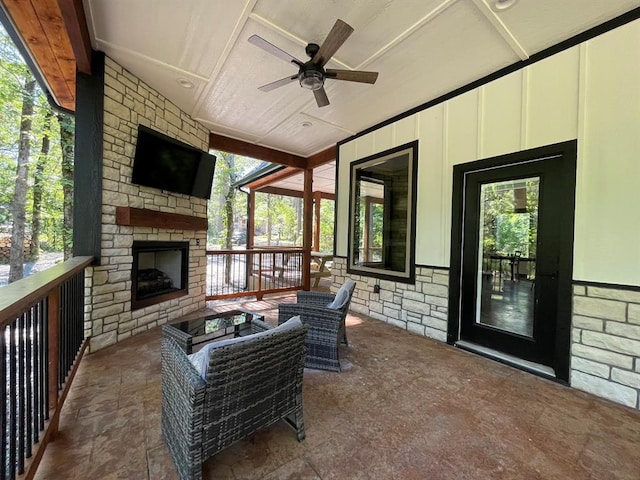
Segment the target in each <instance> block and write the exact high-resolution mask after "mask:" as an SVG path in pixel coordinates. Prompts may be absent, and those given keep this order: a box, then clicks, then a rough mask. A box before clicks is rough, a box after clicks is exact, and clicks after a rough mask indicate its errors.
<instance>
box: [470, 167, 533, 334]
mask: <svg viewBox="0 0 640 480" xmlns="http://www.w3.org/2000/svg"><path fill="white" fill-rule="evenodd" d="M479 193H480V205H479V207H480V215H479V216H480V218H479V221H480V228H479V229H478V236H477V249H478V265H477V272H476V275H477V278H476V302H477V305H476V309H475V317H476V318H475V322H476V323H478V324H482V325H487V326H491V327H493V328H496V329H499V330H504V331H506V332H510V333H514V334H518V335H522V336H525V337H530V338H532V337H533V323H534V315H533V313H534V293H535V292H534V289H535V277H536V248H537V244H538V206H539V197H540V177H539V176H535V177H529V178H523V179H518V180H505V181H499V182H489V183H483V184H481V185H480V192H479Z"/></svg>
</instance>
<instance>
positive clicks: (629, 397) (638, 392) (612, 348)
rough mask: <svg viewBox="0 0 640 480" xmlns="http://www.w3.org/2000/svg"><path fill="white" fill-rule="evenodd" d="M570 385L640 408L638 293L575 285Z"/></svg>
mask: <svg viewBox="0 0 640 480" xmlns="http://www.w3.org/2000/svg"><path fill="white" fill-rule="evenodd" d="M572 327H573V330H572V345H571V386H573V387H575V388H579V389H580V390H585V391H587V392H590V393H593V394H595V395H598V396H601V397H605V398H608V399H610V400H613V401H614V402H618V403H622V404H623V405H627V406H629V407H634V408H640V403H639V402H640V292H638V291H632V290H625V289H619V288H614V287H610V288H609V287H607V288H604V287H602V286H596V285H593V286H592V285H574V287H573V321H572Z"/></svg>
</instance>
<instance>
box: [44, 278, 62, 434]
mask: <svg viewBox="0 0 640 480" xmlns="http://www.w3.org/2000/svg"><path fill="white" fill-rule="evenodd" d="M47 321H48V324H49V327H48V330H49V340H48V347H49V348H48V350H49V359H48V364H49V378H48V384H49V410H55V408H56V406H57V405H58V364H59V361H58V360H59V359H58V357H59V355H60V351H59V347H58V345H59V331H60V328H59V324H60V287H56V288H55V289H53V290H52V291H51V292H50V293H49V308H48V319H47ZM51 420H52V421H51V427H50V428H51V429H52V430H51V432H52V434H53V435H54V436H55V434H56V432H57V431H58V420H57V417H54V418H52V419H51ZM54 422H55V424H54Z"/></svg>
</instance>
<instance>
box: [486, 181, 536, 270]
mask: <svg viewBox="0 0 640 480" xmlns="http://www.w3.org/2000/svg"><path fill="white" fill-rule="evenodd" d="M538 186H539V184H538V180H537V179H527V180H526V190H527V196H526V203H527V207H526V212H517V211H515V197H514V189H513V187H509V186H505V185H503V184H501V183H494V184H489V185H483V187H482V199H481V200H482V202H483V206H482V208H483V219H482V221H483V232H482V239H483V253H484V254H485V255H487V254H491V253H495V254H499V255H513V254H514V253H515V252H516V251H519V252H521V254H522V256H523V257H535V254H536V242H537V238H538V233H537V232H538Z"/></svg>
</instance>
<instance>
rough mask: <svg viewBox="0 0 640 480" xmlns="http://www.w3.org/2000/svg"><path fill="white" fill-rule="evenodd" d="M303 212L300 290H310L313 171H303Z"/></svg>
mask: <svg viewBox="0 0 640 480" xmlns="http://www.w3.org/2000/svg"><path fill="white" fill-rule="evenodd" d="M303 198H304V210H303V216H302V219H303V220H302V249H303V254H302V289H303V290H307V291H309V290H311V239H312V236H313V170H311V169H305V171H304V197H303Z"/></svg>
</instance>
